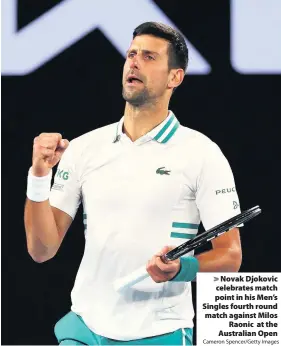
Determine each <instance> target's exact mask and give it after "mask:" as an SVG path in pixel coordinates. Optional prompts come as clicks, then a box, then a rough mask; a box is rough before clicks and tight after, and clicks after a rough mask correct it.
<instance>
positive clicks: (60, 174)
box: [55, 169, 69, 180]
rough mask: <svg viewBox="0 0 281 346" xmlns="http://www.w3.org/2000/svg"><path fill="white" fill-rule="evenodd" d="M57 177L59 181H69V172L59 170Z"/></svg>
mask: <svg viewBox="0 0 281 346" xmlns="http://www.w3.org/2000/svg"><path fill="white" fill-rule="evenodd" d="M55 177H56V178H58V179H63V180H68V178H69V172H68V171H64V170H63V169H58V170H57V173H56V176H55Z"/></svg>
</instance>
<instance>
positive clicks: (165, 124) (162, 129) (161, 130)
mask: <svg viewBox="0 0 281 346" xmlns="http://www.w3.org/2000/svg"><path fill="white" fill-rule="evenodd" d="M123 123H124V117H122V118H121V120H120V121H119V123H118V124H117V126H116V133H115V136H114V139H113V143H116V142H118V141H119V140H120V137H121V135H122V134H123ZM179 126H180V123H179V121H178V119H177V118H176V116H175V115H174V113H173V112H172V111H169V115H168V116H167V118H166V119H165V120H164V121H162V123H161V124H159V125H157V126H156V127H155V128H154V129H152V130H151V131H150V132H148V133H147V134H146V135H144V136H143V137H147V139H148V140H154V141H157V142H158V143H167V142H168V141H169V140H170V139H171V138H172V137H173V135H174V134H175V133H176V131H177V129H178V128H179Z"/></svg>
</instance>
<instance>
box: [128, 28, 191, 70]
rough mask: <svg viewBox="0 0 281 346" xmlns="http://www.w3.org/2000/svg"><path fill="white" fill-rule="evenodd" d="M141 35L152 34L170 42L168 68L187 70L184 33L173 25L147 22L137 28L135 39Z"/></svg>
mask: <svg viewBox="0 0 281 346" xmlns="http://www.w3.org/2000/svg"><path fill="white" fill-rule="evenodd" d="M140 35H152V36H155V37H160V38H163V39H165V40H167V41H168V42H169V48H168V68H169V70H170V69H172V68H182V69H183V70H184V72H185V71H186V68H187V65H188V48H187V46H186V43H185V39H184V37H183V35H182V34H181V33H180V32H179V31H177V30H175V29H173V28H172V27H171V26H169V25H166V24H162V23H157V22H146V23H143V24H141V25H139V26H138V27H137V28H135V30H134V32H133V39H134V38H135V37H136V36H140Z"/></svg>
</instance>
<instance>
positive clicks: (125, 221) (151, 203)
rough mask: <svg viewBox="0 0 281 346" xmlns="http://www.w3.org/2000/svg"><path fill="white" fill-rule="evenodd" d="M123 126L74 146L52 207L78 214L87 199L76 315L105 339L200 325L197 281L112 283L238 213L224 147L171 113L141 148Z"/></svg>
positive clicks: (60, 170) (78, 140)
mask: <svg viewBox="0 0 281 346" xmlns="http://www.w3.org/2000/svg"><path fill="white" fill-rule="evenodd" d="M122 127H123V118H122V119H121V120H120V122H119V123H115V124H111V125H108V126H105V127H102V128H99V129H97V130H94V131H91V132H89V133H86V134H85V135H83V136H81V137H79V138H76V139H74V140H72V141H71V143H70V145H69V147H68V148H67V150H66V152H65V153H64V155H63V157H62V159H61V161H60V163H59V167H58V170H57V173H56V176H55V182H54V185H53V187H52V191H51V197H50V203H51V205H52V206H54V207H56V208H59V209H61V210H63V211H64V212H66V213H67V214H69V215H70V216H71V217H72V218H74V217H75V214H76V211H77V208H78V206H79V204H80V202H81V201H82V203H83V208H84V223H85V228H86V229H85V238H86V242H85V252H84V256H83V259H82V262H81V265H80V267H79V270H78V273H77V277H76V281H75V285H74V288H73V290H72V293H71V298H72V307H71V309H72V310H73V311H74V312H75V313H77V314H78V315H80V316H81V317H82V318H83V320H84V322H85V323H86V325H87V326H88V327H89V328H90V329H91V330H92V331H93V332H95V333H97V334H99V335H102V336H104V337H107V338H111V339H116V340H134V339H140V338H144V337H149V336H154V335H160V334H164V333H168V332H172V331H175V330H177V329H179V328H187V327H190V328H191V327H193V322H192V319H193V316H194V311H193V306H192V296H191V284H190V283H178V282H165V283H158V284H156V283H155V282H154V281H153V280H152V279H151V278H150V277H149V278H147V279H146V280H144V281H143V282H142V283H139V284H136V285H135V286H134V287H132V288H128V289H127V290H126V291H125V292H123V293H117V292H115V291H114V289H113V283H114V281H115V280H116V279H118V278H120V277H123V276H124V275H127V274H129V273H131V272H132V271H133V270H135V269H137V268H139V267H140V266H142V265H145V264H146V263H147V261H148V260H149V259H150V258H151V257H152V256H153V255H154V254H155V253H156V252H158V251H159V250H160V249H161V248H162V247H163V246H165V245H179V244H181V243H183V242H185V241H186V240H188V239H192V238H193V237H194V236H195V235H196V234H197V232H198V227H199V224H200V222H201V221H202V223H203V226H204V228H205V229H210V228H211V227H213V226H215V225H217V224H219V223H221V222H223V221H225V220H226V219H228V218H230V217H232V216H234V215H236V214H238V213H240V207H239V200H238V196H237V193H236V189H235V182H234V178H233V174H232V171H231V168H230V166H229V163H228V161H227V160H226V158H225V157H224V155H223V154H222V152H221V150H220V149H219V147H218V146H217V145H216V144H215V143H214V142H212V141H211V140H210V139H209V138H208V137H206V136H205V135H203V134H202V133H200V132H198V131H195V130H192V129H190V128H187V127H184V126H181V125H180V124H179V122H178V120H177V119H176V117H175V115H174V114H173V113H172V112H171V111H170V112H169V115H168V117H167V118H166V119H165V121H164V122H163V123H161V124H160V125H159V126H157V127H156V128H154V129H153V130H152V131H150V132H149V133H147V134H146V135H144V136H142V137H141V138H139V139H138V140H136V141H135V142H132V141H131V140H130V139H129V138H128V137H127V136H126V134H124V133H123V132H122ZM188 255H192V253H190V254H188Z"/></svg>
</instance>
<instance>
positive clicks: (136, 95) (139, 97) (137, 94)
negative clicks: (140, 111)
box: [122, 87, 152, 107]
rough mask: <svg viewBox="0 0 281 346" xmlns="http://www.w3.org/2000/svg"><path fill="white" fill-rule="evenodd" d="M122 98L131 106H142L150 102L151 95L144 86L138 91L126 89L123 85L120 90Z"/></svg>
mask: <svg viewBox="0 0 281 346" xmlns="http://www.w3.org/2000/svg"><path fill="white" fill-rule="evenodd" d="M122 95H123V98H124V100H125V101H126V102H128V103H129V104H130V105H132V106H133V107H142V106H144V105H146V104H149V103H151V101H152V100H151V95H150V93H149V91H148V89H147V88H146V87H144V88H143V90H140V91H136V90H135V91H128V90H126V88H125V87H123V90H122Z"/></svg>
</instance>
